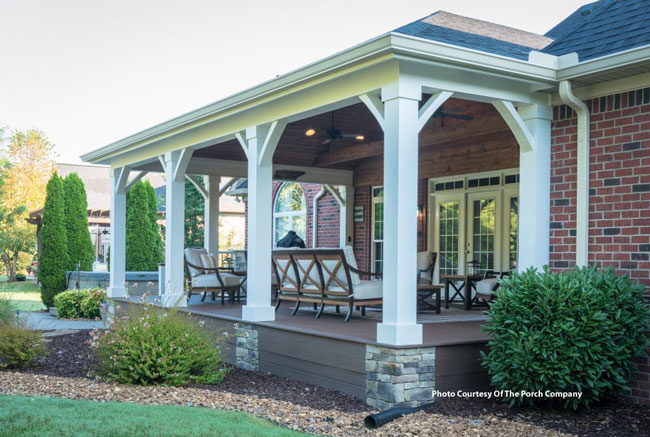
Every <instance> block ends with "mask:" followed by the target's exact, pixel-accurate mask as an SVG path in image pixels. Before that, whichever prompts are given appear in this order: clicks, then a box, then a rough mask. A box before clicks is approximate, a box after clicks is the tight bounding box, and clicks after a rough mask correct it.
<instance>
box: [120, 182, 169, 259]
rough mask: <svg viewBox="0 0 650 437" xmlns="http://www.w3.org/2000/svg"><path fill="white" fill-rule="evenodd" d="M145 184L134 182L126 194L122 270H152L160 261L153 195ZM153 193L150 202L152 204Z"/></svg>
mask: <svg viewBox="0 0 650 437" xmlns="http://www.w3.org/2000/svg"><path fill="white" fill-rule="evenodd" d="M150 187H151V184H150V183H149V182H143V181H138V182H136V183H135V184H134V185H133V187H132V188H131V189H130V190H129V191H128V193H127V195H126V270H127V271H149V272H150V271H156V270H158V263H159V262H161V261H162V242H161V239H160V233H159V232H158V223H157V221H156V220H157V218H158V209H157V206H155V192H153V188H151V190H150V189H149V188H150ZM152 194H153V201H152Z"/></svg>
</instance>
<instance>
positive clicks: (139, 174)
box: [125, 171, 149, 191]
mask: <svg viewBox="0 0 650 437" xmlns="http://www.w3.org/2000/svg"><path fill="white" fill-rule="evenodd" d="M147 173H149V172H148V171H141V172H140V173H138V174H137V176H136V177H134V178H133V179H131V181H129V183H128V184H127V185H126V187H125V191H129V190H130V189H131V188H133V186H134V185H135V184H136V183H137V182H138V181H139V180H140V179H142V178H143V177H145V175H146V174H147Z"/></svg>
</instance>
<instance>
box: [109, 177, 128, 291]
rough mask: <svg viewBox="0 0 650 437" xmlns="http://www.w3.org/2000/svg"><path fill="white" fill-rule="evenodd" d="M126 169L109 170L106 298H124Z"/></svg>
mask: <svg viewBox="0 0 650 437" xmlns="http://www.w3.org/2000/svg"><path fill="white" fill-rule="evenodd" d="M128 174H129V170H128V169H126V168H112V169H111V266H110V272H109V285H108V288H107V290H106V295H107V296H108V297H124V296H126V288H125V286H124V283H125V281H126V179H127V178H128Z"/></svg>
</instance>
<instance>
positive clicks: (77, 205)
mask: <svg viewBox="0 0 650 437" xmlns="http://www.w3.org/2000/svg"><path fill="white" fill-rule="evenodd" d="M63 188H64V193H65V221H66V233H67V237H68V258H69V261H70V264H69V265H68V270H76V269H77V264H78V265H79V269H80V270H86V271H89V270H92V268H93V261H94V260H95V255H94V248H93V243H92V240H91V238H90V231H89V230H88V202H87V201H86V188H85V187H84V183H83V181H82V180H81V178H80V177H79V175H77V173H70V174H69V175H68V176H66V178H65V179H64V180H63Z"/></svg>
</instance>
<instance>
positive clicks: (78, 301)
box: [54, 289, 106, 319]
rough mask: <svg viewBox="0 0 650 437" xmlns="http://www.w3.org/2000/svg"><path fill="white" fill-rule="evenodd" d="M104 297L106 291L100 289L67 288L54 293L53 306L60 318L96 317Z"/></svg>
mask: <svg viewBox="0 0 650 437" xmlns="http://www.w3.org/2000/svg"><path fill="white" fill-rule="evenodd" d="M105 297H106V293H105V292H104V291H103V290H100V289H89V290H69V291H64V292H62V293H59V294H57V295H56V297H55V298H54V306H56V312H57V315H58V316H59V317H60V318H62V319H78V318H87V319H96V318H97V317H99V315H100V314H99V307H100V305H101V303H102V301H103V300H104V298H105Z"/></svg>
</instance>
